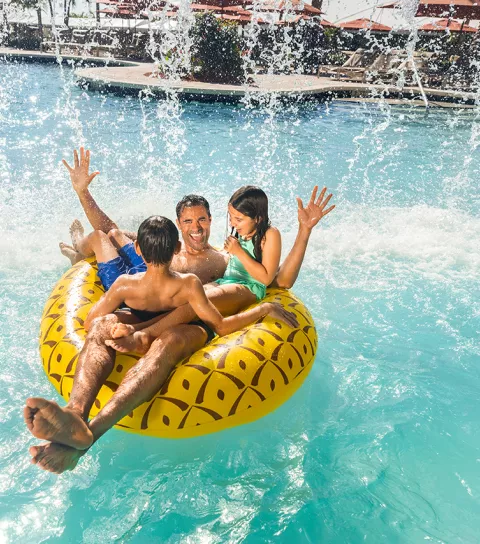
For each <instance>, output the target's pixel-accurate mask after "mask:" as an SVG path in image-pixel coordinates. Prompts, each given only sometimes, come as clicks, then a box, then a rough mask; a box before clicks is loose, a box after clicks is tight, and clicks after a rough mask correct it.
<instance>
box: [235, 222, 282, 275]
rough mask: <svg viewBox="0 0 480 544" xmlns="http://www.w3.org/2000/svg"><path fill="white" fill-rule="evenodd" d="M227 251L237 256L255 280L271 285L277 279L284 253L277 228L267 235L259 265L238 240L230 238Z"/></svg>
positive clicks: (270, 229)
mask: <svg viewBox="0 0 480 544" xmlns="http://www.w3.org/2000/svg"><path fill="white" fill-rule="evenodd" d="M225 249H226V250H227V251H228V252H229V253H230V254H231V255H235V256H236V257H237V258H238V260H239V261H240V262H241V263H242V264H243V266H244V267H245V270H246V271H247V272H248V273H249V274H250V276H252V278H253V279H254V280H257V281H259V282H260V283H263V284H264V285H270V284H271V283H272V281H273V278H274V277H275V275H276V273H277V270H278V265H279V264H280V254H281V253H282V237H281V236H280V232H279V231H278V229H276V228H275V227H270V228H269V229H268V230H267V232H266V234H265V243H264V244H263V249H262V262H261V263H259V262H258V261H256V260H255V259H254V258H253V257H250V255H249V254H248V253H247V252H246V251H244V250H243V249H242V246H241V245H240V244H239V242H238V240H237V239H236V238H234V237H233V236H229V237H228V238H227V240H226V242H225Z"/></svg>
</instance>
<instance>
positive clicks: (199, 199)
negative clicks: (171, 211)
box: [175, 195, 210, 219]
mask: <svg viewBox="0 0 480 544" xmlns="http://www.w3.org/2000/svg"><path fill="white" fill-rule="evenodd" d="M193 206H203V207H204V208H205V209H206V210H207V214H208V217H210V204H209V203H208V201H207V199H206V198H203V196H199V195H185V196H184V197H183V198H182V200H180V202H179V203H178V204H177V207H176V210H175V211H176V212H177V219H180V216H181V215H182V212H183V210H184V209H185V208H192V207H193Z"/></svg>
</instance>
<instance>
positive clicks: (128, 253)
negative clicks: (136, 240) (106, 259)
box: [108, 229, 147, 274]
mask: <svg viewBox="0 0 480 544" xmlns="http://www.w3.org/2000/svg"><path fill="white" fill-rule="evenodd" d="M108 237H109V238H110V240H111V241H112V243H113V245H114V246H115V247H117V248H118V253H119V255H120V256H121V257H122V258H123V260H124V261H125V263H126V265H127V268H128V273H129V274H138V273H139V272H145V271H146V270H147V265H146V264H145V261H144V260H143V257H142V256H141V255H138V253H137V252H136V251H135V247H134V244H133V241H132V240H131V239H130V238H129V237H128V236H126V235H125V233H124V231H121V230H118V229H114V230H111V231H110V232H109V233H108Z"/></svg>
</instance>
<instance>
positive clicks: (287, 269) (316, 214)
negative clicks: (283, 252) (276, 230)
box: [271, 185, 335, 289]
mask: <svg viewBox="0 0 480 544" xmlns="http://www.w3.org/2000/svg"><path fill="white" fill-rule="evenodd" d="M317 191H318V186H317V185H315V187H314V188H313V191H312V196H311V197H310V201H309V203H308V204H307V206H306V207H305V208H304V207H303V202H302V199H301V198H299V197H297V203H298V232H297V237H296V239H295V243H294V244H293V247H292V249H291V250H290V253H289V254H288V255H287V258H286V259H285V260H284V261H283V263H282V265H281V266H280V270H279V271H278V273H277V275H276V277H275V278H274V280H273V282H272V283H271V286H272V287H282V288H284V289H290V288H291V287H292V286H293V284H294V283H295V281H296V280H297V277H298V274H299V272H300V268H301V267H302V264H303V259H304V257H305V252H306V250H307V246H308V241H309V239H310V234H311V233H312V229H313V227H315V226H316V225H317V224H318V222H319V221H320V220H321V219H322V218H323V217H325V216H326V215H327V213H330V212H331V211H332V210H333V209H334V208H335V206H330V207H329V208H328V209H326V210H325V207H326V206H327V204H328V202H329V200H330V199H331V198H332V195H331V194H329V195H328V196H327V198H325V200H324V196H325V193H326V191H327V188H326V187H324V188H323V189H322V192H321V193H320V196H319V197H318V199H317V201H315V199H316V197H317Z"/></svg>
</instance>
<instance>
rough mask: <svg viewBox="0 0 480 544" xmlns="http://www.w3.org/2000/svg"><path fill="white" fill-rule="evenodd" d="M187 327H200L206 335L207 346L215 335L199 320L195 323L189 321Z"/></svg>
mask: <svg viewBox="0 0 480 544" xmlns="http://www.w3.org/2000/svg"><path fill="white" fill-rule="evenodd" d="M189 325H198V326H199V327H202V329H203V330H204V331H205V332H206V333H207V341H206V342H205V344H209V343H210V342H211V341H212V340H213V339H214V338H215V333H214V332H213V330H212V329H211V328H210V327H209V326H208V325H207V324H206V323H204V322H203V321H201V320H200V319H198V320H197V321H190V323H189Z"/></svg>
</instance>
